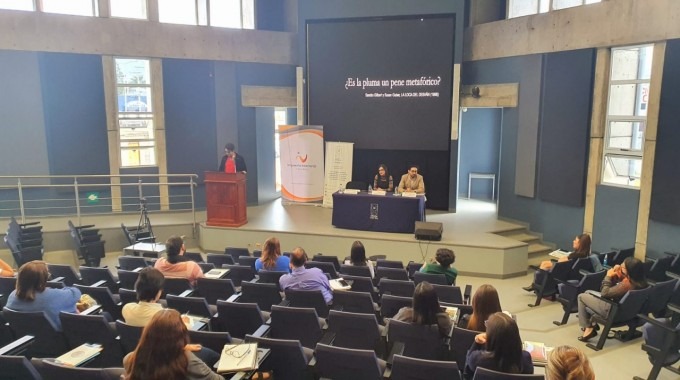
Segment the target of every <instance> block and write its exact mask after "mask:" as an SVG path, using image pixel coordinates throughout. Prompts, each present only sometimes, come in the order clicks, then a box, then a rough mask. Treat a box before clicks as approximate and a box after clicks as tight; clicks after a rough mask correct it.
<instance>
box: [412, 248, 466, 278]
mask: <svg viewBox="0 0 680 380" xmlns="http://www.w3.org/2000/svg"><path fill="white" fill-rule="evenodd" d="M455 261H456V255H455V254H454V253H453V251H452V250H450V249H448V248H439V249H438V250H437V253H436V254H435V261H434V262H432V263H424V264H423V267H422V268H420V271H421V272H423V273H430V274H443V275H444V276H446V282H448V283H449V285H455V284H456V277H458V270H457V269H456V268H454V267H452V266H451V264H453V263H454V262H455Z"/></svg>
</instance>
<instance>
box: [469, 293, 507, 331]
mask: <svg viewBox="0 0 680 380" xmlns="http://www.w3.org/2000/svg"><path fill="white" fill-rule="evenodd" d="M499 311H503V309H501V301H500V300H499V298H498V291H496V288H494V287H493V286H491V285H488V284H484V285H482V286H480V287H479V288H477V291H476V292H475V295H474V296H472V314H471V315H467V314H466V315H464V316H463V317H462V318H461V321H460V322H459V326H458V327H463V328H466V329H468V330H474V331H479V332H485V331H486V326H485V325H484V322H485V321H486V320H487V319H489V317H490V316H491V315H492V314H493V313H497V312H499Z"/></svg>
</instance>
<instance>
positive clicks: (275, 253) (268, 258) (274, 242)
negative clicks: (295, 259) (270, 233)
mask: <svg viewBox="0 0 680 380" xmlns="http://www.w3.org/2000/svg"><path fill="white" fill-rule="evenodd" d="M255 270H256V271H257V272H259V271H261V270H271V271H278V272H286V273H290V258H288V256H282V255H281V244H280V243H279V239H277V238H275V237H270V238H269V239H267V241H265V242H264V247H262V257H260V258H259V259H257V260H256V261H255Z"/></svg>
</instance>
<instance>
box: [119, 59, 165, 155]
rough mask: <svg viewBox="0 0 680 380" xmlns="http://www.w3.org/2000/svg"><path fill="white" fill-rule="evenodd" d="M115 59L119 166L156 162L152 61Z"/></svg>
mask: <svg viewBox="0 0 680 380" xmlns="http://www.w3.org/2000/svg"><path fill="white" fill-rule="evenodd" d="M114 61H115V67H116V94H117V97H116V103H117V111H118V112H117V114H118V117H117V119H118V132H119V138H120V161H121V162H120V164H121V167H137V166H153V165H156V142H155V137H154V114H153V111H154V110H153V102H152V91H151V62H150V61H149V60H148V59H136V58H116V59H115V60H114Z"/></svg>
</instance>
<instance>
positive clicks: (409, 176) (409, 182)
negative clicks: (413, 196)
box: [397, 165, 425, 194]
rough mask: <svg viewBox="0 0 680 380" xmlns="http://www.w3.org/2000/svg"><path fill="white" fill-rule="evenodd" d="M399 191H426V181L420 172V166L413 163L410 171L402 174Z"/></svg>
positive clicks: (420, 192) (418, 192)
mask: <svg viewBox="0 0 680 380" xmlns="http://www.w3.org/2000/svg"><path fill="white" fill-rule="evenodd" d="M397 193H417V194H423V193H425V182H423V176H422V175H420V174H418V167H417V166H415V165H411V166H410V167H409V170H408V173H406V174H404V175H403V176H401V181H399V187H398V188H397Z"/></svg>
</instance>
